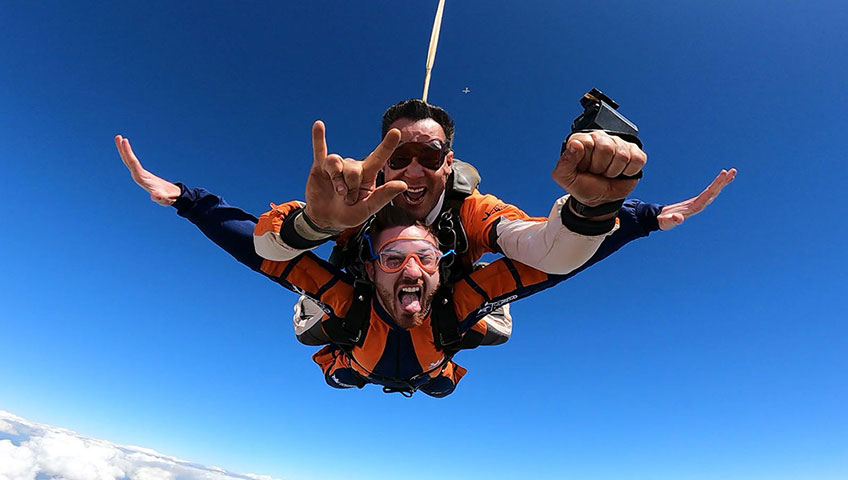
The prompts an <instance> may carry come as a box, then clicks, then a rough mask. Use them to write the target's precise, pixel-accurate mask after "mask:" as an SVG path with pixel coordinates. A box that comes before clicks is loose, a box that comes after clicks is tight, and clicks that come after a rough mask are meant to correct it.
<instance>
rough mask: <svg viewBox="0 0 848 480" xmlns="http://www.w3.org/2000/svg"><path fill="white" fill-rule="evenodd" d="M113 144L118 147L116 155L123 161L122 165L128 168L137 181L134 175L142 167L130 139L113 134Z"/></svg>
mask: <svg viewBox="0 0 848 480" xmlns="http://www.w3.org/2000/svg"><path fill="white" fill-rule="evenodd" d="M115 146H116V147H118V155H120V156H121V161H122V162H124V165H126V167H127V168H128V169H129V170H130V174H131V175H132V176H133V179H134V180H136V182H137V181H138V179H137V178H136V177H138V176H139V175H140V174H141V172H143V171H144V167H142V166H141V162H139V161H138V157H136V156H135V153H133V151H132V147H131V146H130V140H129V139H128V138H124V137H123V136H121V135H115Z"/></svg>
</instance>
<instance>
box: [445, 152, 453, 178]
mask: <svg viewBox="0 0 848 480" xmlns="http://www.w3.org/2000/svg"><path fill="white" fill-rule="evenodd" d="M452 166H453V150H451V151H450V152H448V154H447V155H445V172H447V173H448V175H450V173H451V172H453V167H452Z"/></svg>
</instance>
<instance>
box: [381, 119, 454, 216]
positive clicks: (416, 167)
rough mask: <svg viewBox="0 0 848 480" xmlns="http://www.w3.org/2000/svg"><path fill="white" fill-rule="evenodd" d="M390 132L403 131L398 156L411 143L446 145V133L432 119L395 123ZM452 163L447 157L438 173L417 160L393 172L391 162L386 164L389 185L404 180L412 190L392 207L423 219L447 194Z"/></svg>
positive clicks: (448, 156)
mask: <svg viewBox="0 0 848 480" xmlns="http://www.w3.org/2000/svg"><path fill="white" fill-rule="evenodd" d="M391 128H397V129H398V130H400V145H399V146H398V149H396V150H395V151H396V152H398V151H400V150H399V149H400V148H401V147H402V146H403V144H404V143H408V142H419V143H424V144H428V143H431V142H433V140H437V141H439V142H441V143H442V144H444V143H445V131H444V130H443V129H442V126H441V125H439V123H438V122H436V121H435V120H433V119H432V118H425V119H422V120H410V119H408V118H401V119H399V120H397V121H395V122H394V123H392V125H391ZM452 163H453V152H449V153H448V154H447V155H445V160H444V162H442V164H441V165H440V166H439V167H438V168H437V169H436V170H432V169H429V168H426V167H424V166H422V165H421V164H420V163H419V162H418V159H417V158H413V159H412V162H410V163H409V165H407V166H406V167H404V168H399V169H394V168H391V166H390V164H391V161H389V162H387V163H386V166H385V167H383V173H384V174H385V177H386V181H390V180H403V181H404V182H406V184H407V185H408V186H409V188H408V189H407V190H406V192H404V193H402V194H400V195H398V196H397V197H395V199H394V200H393V203H394V204H395V205H397V206H399V207H401V208H403V209H405V210H408V211H409V212H410V213H412V214H413V215H414V216H415V218H418V219H424V218H425V217H426V216H427V214H429V213H430V211H431V210H432V209H433V208H434V207H435V206H436V203H437V202H438V201H439V197H440V196H441V195H442V192H444V191H445V185H447V180H448V176H449V175H450V173H451V164H452Z"/></svg>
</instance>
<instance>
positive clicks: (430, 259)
mask: <svg viewBox="0 0 848 480" xmlns="http://www.w3.org/2000/svg"><path fill="white" fill-rule="evenodd" d="M377 252H378V253H377V254H376V255H375V256H374V260H376V263H377V266H378V267H380V270H382V271H384V272H386V273H395V272H399V271H401V270H403V269H404V268H405V267H406V264H407V263H409V260H410V259H411V258H415V261H416V262H418V265H419V266H420V267H421V269H422V270H424V271H425V272H427V273H431V274H432V273H436V270H438V269H439V262H441V260H442V258H443V257H445V256H446V255H449V254H451V253H453V250H451V251H450V252H448V253H442V252H441V251H440V250H439V248H438V247H436V246H435V245H433V244H432V243H430V242H429V241H427V240H424V239H422V238H420V237H395V238H392V239H389V240H386V241H385V242H383V244H382V245H380V247H379V248H377Z"/></svg>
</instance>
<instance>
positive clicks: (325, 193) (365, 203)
mask: <svg viewBox="0 0 848 480" xmlns="http://www.w3.org/2000/svg"><path fill="white" fill-rule="evenodd" d="M398 142H400V131H399V130H397V129H394V128H393V129H391V130H389V132H388V133H387V134H386V136H385V138H383V141H382V142H380V144H379V145H377V148H375V149H374V151H373V152H371V154H370V155H368V156H367V157H365V159H364V160H361V161H360V160H355V159H353V158H342V157H341V156H340V155H337V154H335V153H334V154H330V155H327V139H326V131H325V127H324V122H322V121H320V120H319V121H316V122H315V123H314V124H313V125H312V152H313V157H314V158H313V161H312V168H311V169H310V170H309V178H308V179H307V181H306V207H305V209H304V211H305V212H306V215H307V216H308V217H309V218H310V219H311V220H312V221H313V222H314V223H315V224H316V225H317V226H318V227H321V228H326V229H329V230H343V229H345V228H350V227H355V226H357V225H360V224H362V223H363V222H364V221H365V220H366V219H368V217H370V216H371V215H373V214H375V213H377V211H378V210H380V209H381V208H383V206H384V205H386V204H387V203H389V202H391V201H392V199H393V198H395V196H397V195H398V194H400V193H402V192H404V191H406V188H407V186H406V183H405V182H403V181H400V180H395V181H391V182H387V183H385V184H384V185H381V186H380V187H377V173H378V172H379V171H380V169H382V168H383V165H385V164H386V162H387V161H388V159H389V157H390V156H391V154H392V152H394V150H395V147H397V145H398Z"/></svg>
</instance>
